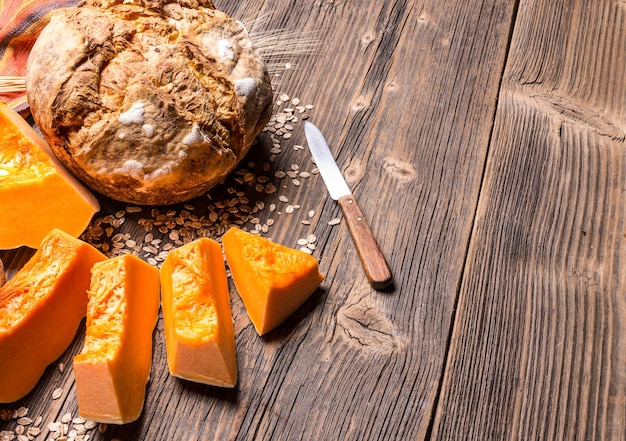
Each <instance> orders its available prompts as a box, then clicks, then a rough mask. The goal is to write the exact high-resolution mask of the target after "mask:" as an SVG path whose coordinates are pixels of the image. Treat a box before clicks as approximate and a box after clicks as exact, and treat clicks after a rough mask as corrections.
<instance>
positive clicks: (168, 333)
mask: <svg viewBox="0 0 626 441" xmlns="http://www.w3.org/2000/svg"><path fill="white" fill-rule="evenodd" d="M161 300H162V305H163V325H164V328H165V343H166V347H167V362H168V365H169V370H170V373H171V374H172V375H173V376H175V377H179V378H184V379H186V380H191V381H195V382H198V383H204V384H209V385H213V386H222V387H234V386H235V383H236V382H237V358H236V351H235V332H234V328H233V318H232V314H231V311H230V296H229V293H228V279H227V277H226V268H225V265H224V256H223V254H222V248H221V247H220V245H219V244H218V243H217V242H215V241H214V240H211V239H208V238H201V239H196V240H195V241H193V242H190V243H188V244H186V245H184V246H182V247H180V248H177V249H175V250H172V251H170V252H169V254H168V255H167V258H166V259H165V261H164V262H163V265H162V266H161Z"/></svg>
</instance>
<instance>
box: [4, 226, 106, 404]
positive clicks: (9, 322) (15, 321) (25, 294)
mask: <svg viewBox="0 0 626 441" xmlns="http://www.w3.org/2000/svg"><path fill="white" fill-rule="evenodd" d="M105 259H106V256H105V255H104V254H102V253H100V252H99V251H98V250H96V249H95V248H94V247H92V246H91V245H89V244H87V243H85V242H83V241H81V240H78V239H75V238H74V237H72V236H70V235H69V234H66V233H64V232H62V231H60V230H57V229H55V230H52V231H51V232H50V233H49V234H48V235H47V236H46V237H45V238H44V239H43V240H42V243H41V245H40V246H39V249H38V250H37V252H35V254H34V255H33V256H32V257H31V258H30V260H29V261H28V262H27V263H26V264H25V265H24V266H23V267H22V268H21V269H20V270H19V271H18V272H17V273H16V274H15V275H14V276H13V277H12V278H11V279H10V280H9V281H7V282H6V283H5V284H4V286H0V403H11V402H13V401H15V400H18V399H20V398H22V397H23V396H24V395H26V394H27V393H28V392H30V391H31V390H32V388H33V387H35V385H36V384H37V382H38V381H39V379H40V378H41V376H42V375H43V373H44V371H45V369H46V366H48V365H49V364H50V363H52V362H53V361H54V360H56V359H57V358H58V357H59V356H61V354H62V353H63V352H64V351H65V350H66V349H67V347H68V346H69V345H70V343H71V342H72V340H73V339H74V336H75V334H76V330H77V329H78V325H79V324H80V322H81V320H82V318H83V317H85V313H86V311H87V289H88V288H89V283H90V270H91V267H92V266H93V265H94V264H95V263H97V262H101V261H104V260H105Z"/></svg>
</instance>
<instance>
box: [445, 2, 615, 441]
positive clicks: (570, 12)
mask: <svg viewBox="0 0 626 441" xmlns="http://www.w3.org/2000/svg"><path fill="white" fill-rule="evenodd" d="M625 18H626V17H625V15H624V4H623V2H614V1H600V2H584V1H574V2H569V1H563V2H559V1H557V2H542V1H522V2H520V7H519V14H518V16H517V20H516V26H515V31H514V34H513V38H512V44H511V49H510V53H509V57H508V63H507V68H506V72H505V76H504V82H503V85H502V89H501V92H500V96H499V104H498V111H497V113H496V118H495V126H494V132H493V137H492V143H491V147H490V152H489V158H488V167H487V170H486V173H485V179H484V184H483V189H482V192H481V197H480V203H479V209H478V213H477V216H476V224H475V229H474V232H473V234H472V240H471V245H470V251H469V254H468V259H467V268H466V271H465V273H464V278H463V283H462V287H461V292H460V297H459V304H458V308H457V314H456V320H455V326H454V332H453V334H452V340H451V348H450V356H449V358H448V362H447V367H448V369H447V371H446V374H445V377H444V384H443V389H442V396H441V401H440V405H439V408H438V410H437V416H436V420H435V423H434V432H433V438H434V439H450V438H451V437H452V438H453V437H454V435H455V434H458V433H464V434H465V435H466V436H464V439H475V440H484V439H533V440H540V439H564V440H565V439H567V440H574V439H585V440H594V439H598V440H599V439H603V440H605V439H625V437H626V432H624V427H626V421H625V418H626V406H625V403H626V400H625V398H626V396H625V392H624V391H625V390H626V387H625V386H626V376H625V375H624V365H625V364H624V362H625V358H624V357H625V356H624V354H625V351H624V349H626V343H625V340H624V335H625V331H626V316H625V314H624V312H625V311H626V300H625V297H624V288H623V287H624V282H625V281H626V272H625V266H624V261H625V258H626V235H625V231H626V230H625V227H626V217H625V216H626V210H625V208H626V207H625V204H624V195H625V189H626V153H625V150H624V135H623V133H624V132H623V127H624V110H625V104H626V94H625V89H624V87H625V84H626V83H625V81H626V76H625V75H624V66H623V63H622V62H621V61H620V60H624V56H625V55H626V49H625V48H626V46H625V44H624V43H626V41H625V39H626V33H625V32H624V29H626V27H625V23H626V22H625Z"/></svg>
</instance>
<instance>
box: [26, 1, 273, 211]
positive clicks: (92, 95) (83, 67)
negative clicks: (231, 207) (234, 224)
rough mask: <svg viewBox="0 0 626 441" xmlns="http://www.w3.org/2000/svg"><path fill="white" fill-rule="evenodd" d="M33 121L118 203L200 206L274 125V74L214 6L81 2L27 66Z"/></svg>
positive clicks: (53, 24) (73, 166) (54, 25)
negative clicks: (266, 128)
mask: <svg viewBox="0 0 626 441" xmlns="http://www.w3.org/2000/svg"><path fill="white" fill-rule="evenodd" d="M26 89H27V96H28V101H29V105H30V107H31V113H32V115H33V118H34V120H35V122H36V124H37V126H38V127H39V129H40V130H41V132H42V134H43V135H44V138H45V139H46V141H47V142H48V143H49V144H50V146H51V148H52V150H53V151H54V153H55V154H56V155H57V157H58V158H59V160H60V161H61V162H62V163H63V164H64V165H65V166H66V167H67V168H69V169H70V170H71V171H72V172H73V173H74V174H75V175H76V176H77V177H78V178H79V179H81V180H82V181H84V182H85V183H86V184H87V185H88V186H89V187H91V188H92V189H94V190H96V191H98V192H100V193H102V194H104V195H106V196H109V197H111V198H113V199H116V200H120V201H124V202H129V203H135V204H142V205H164V204H171V203H177V202H182V201H185V200H189V199H192V198H195V197H197V196H200V195H201V194H203V193H204V192H206V191H207V190H209V189H210V188H211V187H213V186H215V185H216V184H218V183H219V182H221V181H222V180H223V179H224V178H225V177H226V175H227V174H228V173H229V172H230V171H232V170H233V169H234V167H235V166H236V165H237V163H238V162H239V161H240V160H241V159H242V158H243V157H244V156H245V155H246V154H247V152H248V150H249V148H250V146H251V145H252V143H253V141H254V139H255V137H256V136H257V134H258V133H259V132H260V131H261V130H262V129H263V127H264V126H265V124H266V123H267V121H268V120H269V117H270V114H271V108H272V96H273V91H272V87H271V83H270V78H269V74H268V72H267V69H266V67H265V65H264V63H263V60H262V58H261V56H260V55H259V54H258V52H257V51H256V50H255V48H254V45H253V43H252V41H251V40H250V37H249V36H248V33H247V31H246V29H245V27H244V26H243V25H242V24H241V23H239V22H238V21H236V20H234V19H233V18H231V17H229V16H228V15H227V14H225V13H223V12H221V11H218V10H216V9H214V7H213V5H212V3H211V2H210V1H206V0H204V1H193V0H188V1H184V0H179V1H178V2H173V3H167V2H165V1H159V0H154V1H133V2H130V3H129V2H128V1H121V0H113V1H86V2H83V3H81V4H80V5H79V6H77V7H75V8H69V9H66V10H62V11H60V12H59V13H57V14H56V15H55V16H54V17H53V18H52V19H51V21H50V23H49V24H48V25H47V26H46V28H45V29H44V30H43V32H42V33H41V35H40V37H39V38H38V40H37V42H36V43H35V45H34V47H33V49H32V51H31V54H30V56H29V59H28V63H27V69H26Z"/></svg>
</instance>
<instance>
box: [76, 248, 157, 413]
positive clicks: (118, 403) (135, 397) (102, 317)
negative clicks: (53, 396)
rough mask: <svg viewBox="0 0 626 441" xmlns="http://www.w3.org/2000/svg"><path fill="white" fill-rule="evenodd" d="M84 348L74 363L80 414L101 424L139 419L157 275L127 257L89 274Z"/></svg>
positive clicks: (147, 369)
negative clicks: (89, 282)
mask: <svg viewBox="0 0 626 441" xmlns="http://www.w3.org/2000/svg"><path fill="white" fill-rule="evenodd" d="M88 296H89V302H88V306H87V330H86V334H85V344H84V346H83V350H82V352H81V353H80V354H78V355H76V356H75V357H74V363H73V366H74V376H75V379H76V395H77V397H78V412H79V414H80V416H81V417H83V418H88V419H91V420H93V421H97V422H100V423H111V424H125V423H129V422H132V421H135V420H136V419H137V418H139V416H140V414H141V411H142V409H143V404H144V399H145V394H146V384H147V382H148V379H149V377H150V365H151V363H152V332H153V330H154V327H155V325H156V322H157V318H158V314H159V270H158V269H157V268H156V267H154V266H152V265H149V264H148V263H146V262H144V261H143V260H141V259H140V258H138V257H136V256H133V255H131V254H125V255H122V256H118V257H114V258H112V259H109V260H107V261H104V262H98V263H96V264H95V265H94V266H93V269H92V271H91V284H90V286H89V291H88Z"/></svg>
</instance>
